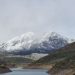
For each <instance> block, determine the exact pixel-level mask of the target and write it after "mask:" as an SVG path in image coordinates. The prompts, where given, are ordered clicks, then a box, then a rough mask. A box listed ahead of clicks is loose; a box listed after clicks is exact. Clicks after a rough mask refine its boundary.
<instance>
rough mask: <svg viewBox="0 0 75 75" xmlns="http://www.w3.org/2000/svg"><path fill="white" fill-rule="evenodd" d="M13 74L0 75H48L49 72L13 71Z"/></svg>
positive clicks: (38, 70)
mask: <svg viewBox="0 0 75 75" xmlns="http://www.w3.org/2000/svg"><path fill="white" fill-rule="evenodd" d="M12 71H13V72H10V73H5V74H0V75H48V74H47V73H46V72H47V70H41V69H12Z"/></svg>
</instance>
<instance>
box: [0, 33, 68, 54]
mask: <svg viewBox="0 0 75 75" xmlns="http://www.w3.org/2000/svg"><path fill="white" fill-rule="evenodd" d="M67 44H68V40H67V39H66V38H63V37H62V36H61V35H59V34H57V33H55V32H52V33H45V34H43V35H42V36H40V37H39V38H37V37H36V35H35V34H34V33H33V32H28V33H25V34H23V35H21V36H17V37H15V38H13V39H11V40H9V41H7V42H5V43H2V44H0V48H2V49H4V50H6V51H8V52H13V53H15V54H30V53H49V52H50V50H54V49H58V48H61V47H64V46H65V45H67Z"/></svg>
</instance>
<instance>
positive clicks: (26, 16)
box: [0, 0, 75, 41]
mask: <svg viewBox="0 0 75 75" xmlns="http://www.w3.org/2000/svg"><path fill="white" fill-rule="evenodd" d="M74 20H75V0H0V34H1V38H0V40H3V41H5V40H9V39H11V38H12V37H15V36H17V35H21V34H22V33H25V32H29V31H32V32H35V33H37V34H38V33H44V32H49V31H55V32H58V33H62V34H64V35H67V36H69V37H71V36H72V37H75V36H74V33H75V31H74V27H75V25H74V24H75V21H74ZM69 34H71V35H69Z"/></svg>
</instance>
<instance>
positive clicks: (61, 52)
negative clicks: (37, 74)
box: [34, 43, 75, 64]
mask: <svg viewBox="0 0 75 75" xmlns="http://www.w3.org/2000/svg"><path fill="white" fill-rule="evenodd" d="M74 55H75V43H72V44H69V45H67V46H65V47H63V48H61V49H58V50H54V51H51V52H50V54H49V55H48V56H45V57H43V58H41V59H39V60H38V61H36V62H34V63H35V64H51V63H56V62H59V61H63V60H66V59H67V58H70V57H74Z"/></svg>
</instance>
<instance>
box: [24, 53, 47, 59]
mask: <svg viewBox="0 0 75 75" xmlns="http://www.w3.org/2000/svg"><path fill="white" fill-rule="evenodd" d="M47 55H48V54H43V53H32V54H30V55H26V56H25V58H29V59H33V60H38V59H40V58H42V57H44V56H47Z"/></svg>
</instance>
